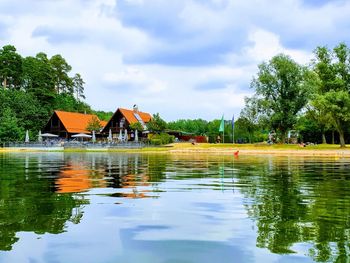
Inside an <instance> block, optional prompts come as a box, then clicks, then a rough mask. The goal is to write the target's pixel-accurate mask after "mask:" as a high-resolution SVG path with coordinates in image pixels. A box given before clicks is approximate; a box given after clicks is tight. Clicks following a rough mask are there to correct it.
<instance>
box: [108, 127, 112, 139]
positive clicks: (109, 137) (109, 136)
mask: <svg viewBox="0 0 350 263" xmlns="http://www.w3.org/2000/svg"><path fill="white" fill-rule="evenodd" d="M112 140H113V138H112V130H111V129H109V134H108V141H109V142H111V141H112Z"/></svg>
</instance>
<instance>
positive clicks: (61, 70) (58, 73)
mask: <svg viewBox="0 0 350 263" xmlns="http://www.w3.org/2000/svg"><path fill="white" fill-rule="evenodd" d="M50 64H51V66H52V69H53V72H54V73H53V74H54V80H55V89H56V92H57V94H60V93H69V94H73V81H72V79H71V78H70V77H69V76H68V74H69V72H70V71H71V70H72V67H71V66H70V65H69V64H68V63H67V61H66V60H65V59H64V58H63V57H62V56H61V55H54V56H52V57H51V58H50Z"/></svg>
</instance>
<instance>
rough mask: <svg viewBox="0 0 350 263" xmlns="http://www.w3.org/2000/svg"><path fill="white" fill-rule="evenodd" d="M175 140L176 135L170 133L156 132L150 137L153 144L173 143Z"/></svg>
mask: <svg viewBox="0 0 350 263" xmlns="http://www.w3.org/2000/svg"><path fill="white" fill-rule="evenodd" d="M174 141H175V136H174V135H169V134H167V133H161V134H154V135H152V137H151V139H150V142H151V144H153V145H163V144H168V143H173V142H174Z"/></svg>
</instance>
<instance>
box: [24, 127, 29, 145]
mask: <svg viewBox="0 0 350 263" xmlns="http://www.w3.org/2000/svg"><path fill="white" fill-rule="evenodd" d="M24 142H25V143H28V142H29V131H28V130H26V137H25V139H24Z"/></svg>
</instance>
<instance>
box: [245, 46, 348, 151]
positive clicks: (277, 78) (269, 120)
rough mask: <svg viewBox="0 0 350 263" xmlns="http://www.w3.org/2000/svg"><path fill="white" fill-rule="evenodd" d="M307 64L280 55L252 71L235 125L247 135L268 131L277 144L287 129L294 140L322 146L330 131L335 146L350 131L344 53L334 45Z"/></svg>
mask: <svg viewBox="0 0 350 263" xmlns="http://www.w3.org/2000/svg"><path fill="white" fill-rule="evenodd" d="M313 55H314V56H313V58H312V60H311V61H310V63H309V64H308V65H300V64H298V63H296V62H295V61H294V60H293V59H292V58H291V57H289V56H286V55H284V54H279V55H276V56H274V57H273V58H272V59H271V60H270V61H268V62H263V63H261V64H260V65H259V66H258V69H259V70H258V73H257V75H256V76H255V77H254V78H253V80H252V82H251V88H252V89H254V91H255V93H254V95H253V96H252V97H250V98H246V106H245V108H244V109H243V110H242V112H241V116H240V118H241V120H242V121H245V122H246V130H247V132H248V133H250V134H252V133H257V131H259V130H264V129H265V130H266V129H267V130H274V131H275V132H276V134H277V137H278V139H279V141H280V142H281V143H284V142H285V141H286V137H287V134H288V132H289V131H290V130H298V131H299V133H300V135H299V136H300V140H310V141H320V142H322V143H327V140H326V133H327V132H328V133H329V132H332V135H333V136H332V138H333V139H332V142H334V132H336V133H337V138H338V140H339V144H340V146H341V147H345V142H346V140H345V139H346V138H345V134H347V133H348V132H349V128H350V122H349V121H350V111H349V109H350V49H349V47H347V45H346V44H345V43H340V44H338V45H337V46H336V47H334V48H333V49H329V48H327V47H325V46H322V47H317V48H316V49H315V50H314V52H313Z"/></svg>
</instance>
